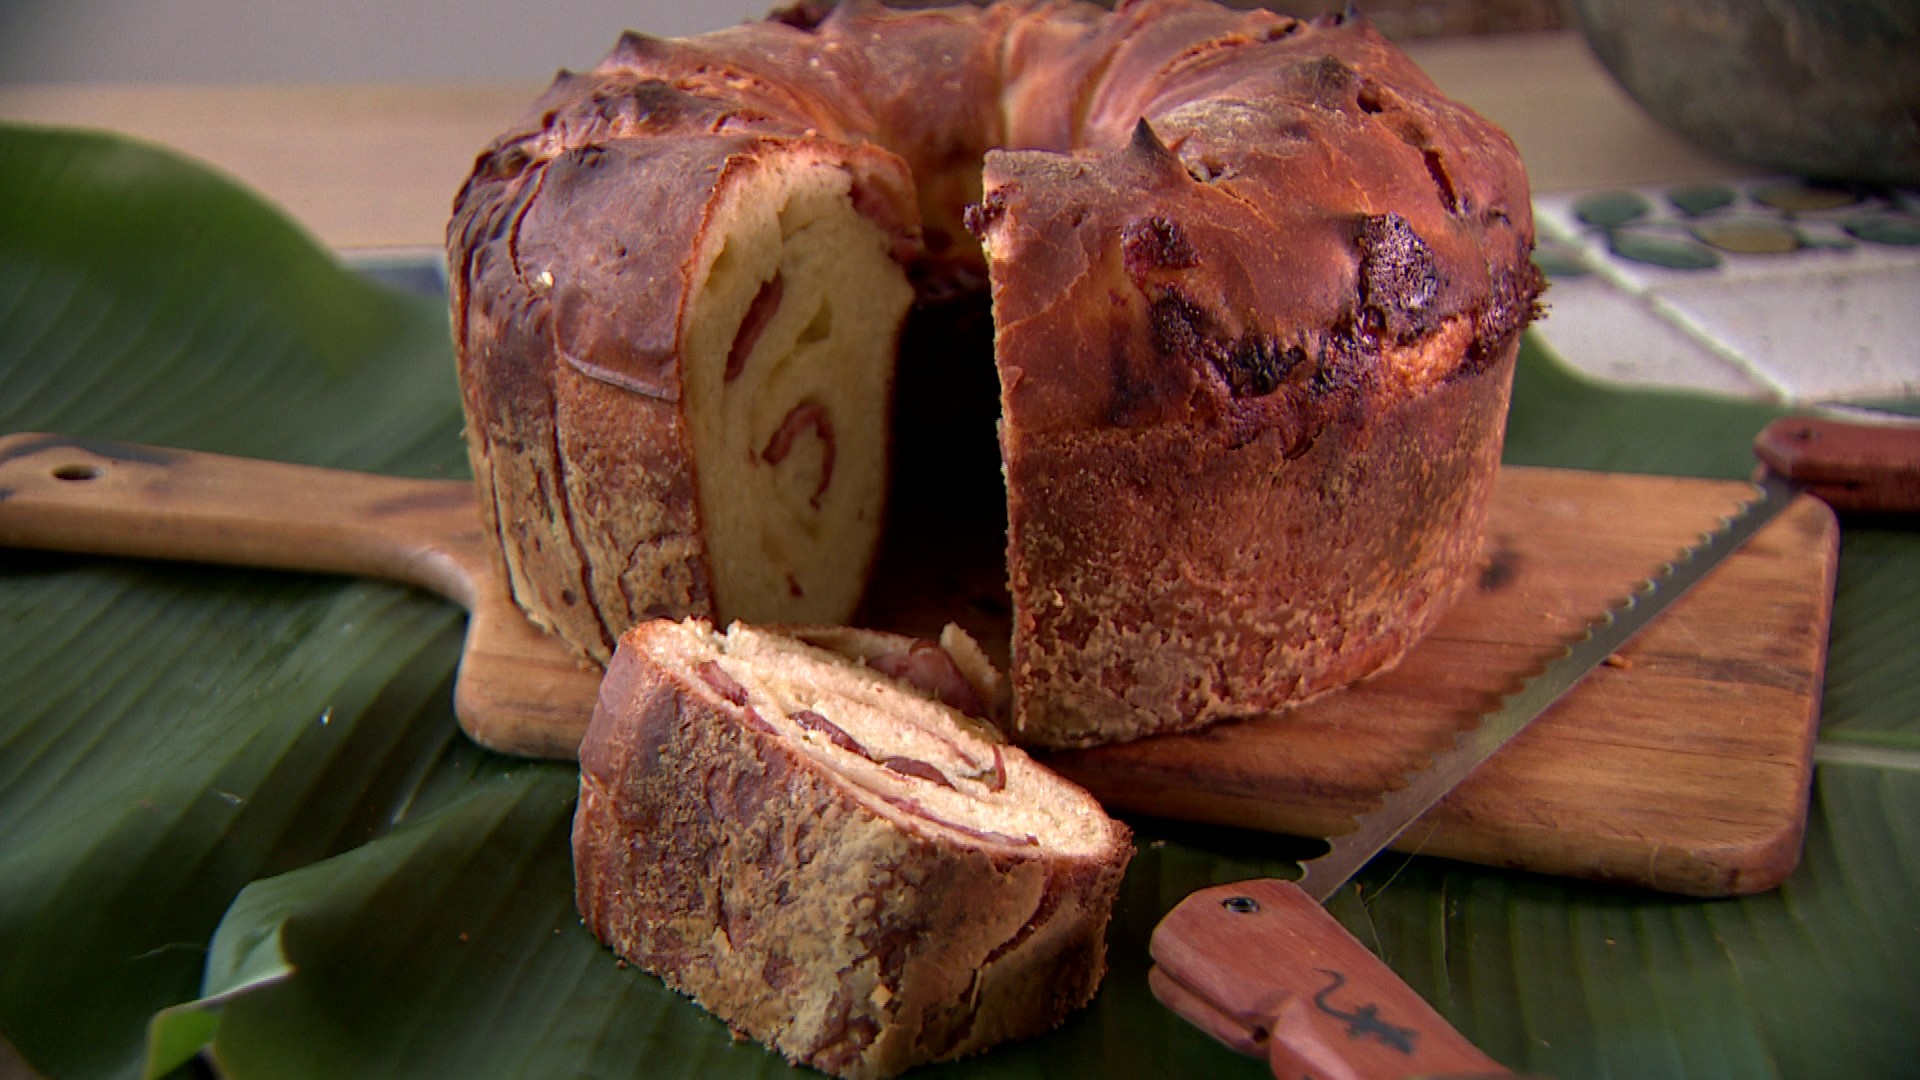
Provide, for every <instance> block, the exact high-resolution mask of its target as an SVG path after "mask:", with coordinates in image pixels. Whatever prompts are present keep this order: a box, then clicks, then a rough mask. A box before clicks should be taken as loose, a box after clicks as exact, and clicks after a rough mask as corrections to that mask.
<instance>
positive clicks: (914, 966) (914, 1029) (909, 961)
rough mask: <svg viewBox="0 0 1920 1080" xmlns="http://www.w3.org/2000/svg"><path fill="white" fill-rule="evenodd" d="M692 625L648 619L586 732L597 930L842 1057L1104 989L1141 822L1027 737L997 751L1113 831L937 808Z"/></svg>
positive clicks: (913, 1044) (583, 834) (994, 1024)
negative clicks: (721, 660)
mask: <svg viewBox="0 0 1920 1080" xmlns="http://www.w3.org/2000/svg"><path fill="white" fill-rule="evenodd" d="M695 632H696V633H707V634H710V633H711V631H710V629H706V628H704V627H697V628H696V630H695ZM685 635H686V631H685V629H684V628H683V627H682V626H681V625H680V624H673V623H666V622H652V623H645V624H642V625H641V626H639V627H637V628H635V629H634V630H633V631H632V632H630V633H629V634H628V635H627V636H626V637H625V638H624V639H623V641H622V643H621V647H620V649H619V651H618V652H617V653H616V655H615V657H614V661H613V663H612V665H611V666H610V668H609V669H608V673H607V679H606V681H605V683H604V684H603V687H602V690H601V698H600V706H599V709H598V710H597V712H596V714H595V717H594V721H593V725H592V727H591V729H590V730H589V732H588V734H587V737H586V741H585V742H584V744H583V745H582V749H581V787H580V803H579V808H578V811H577V813H576V816H575V819H574V862H575V877H576V883H577V884H576V888H577V901H578V904H579V908H580V911H581V913H582V916H583V917H584V919H585V921H586V924H587V926H588V927H589V928H590V929H591V930H592V931H593V932H594V933H595V934H596V935H597V936H598V937H599V938H600V939H601V940H602V941H604V942H606V943H607V944H608V945H610V946H611V947H612V948H613V949H614V950H615V951H617V952H618V953H620V954H621V955H622V956H624V957H626V958H628V959H629V960H631V961H633V962H634V963H636V964H638V965H640V966H641V967H644V968H646V969H647V970H649V971H652V972H655V973H657V974H659V975H660V976H661V977H662V978H664V979H665V980H666V981H667V983H668V984H669V985H671V986H673V987H674V988H675V989H677V990H679V991H681V992H683V993H686V994H688V995H690V996H692V997H693V998H694V999H695V1000H697V1001H698V1002H699V1003H700V1004H701V1005H702V1006H704V1007H706V1008H707V1009H708V1010H710V1011H712V1012H714V1013H715V1014H716V1015H718V1016H720V1017H721V1018H722V1019H724V1020H725V1021H726V1022H727V1023H728V1024H729V1025H730V1026H731V1027H733V1028H734V1029H735V1030H736V1031H738V1032H741V1033H743V1034H745V1035H747V1036H750V1037H752V1038H754V1039H757V1040H759V1041H761V1042H763V1043H765V1044H766V1045H768V1046H770V1047H772V1048H773V1049H775V1050H777V1051H778V1052H780V1053H781V1054H783V1055H785V1056H786V1057H787V1058H788V1059H789V1060H791V1061H794V1062H796V1063H803V1064H807V1065H811V1066H813V1067H815V1068H818V1069H820V1070H822V1071H825V1072H828V1073H833V1074H835V1075H839V1076H847V1077H880V1076H890V1075H893V1074H894V1073H897V1072H899V1071H901V1070H902V1069H904V1068H907V1067H909V1066H911V1065H914V1064H918V1063H921V1062H926V1061H934V1060H945V1059H950V1058H955V1057H960V1056H964V1055H967V1054H971V1053H975V1052H978V1051H980V1050H983V1049H985V1048H987V1047H989V1046H991V1045H993V1044H995V1043H998V1042H1001V1041H1004V1040H1007V1039H1012V1038H1019V1037H1024V1036H1028V1035H1033V1034H1037V1033H1039V1032H1042V1031H1046V1030H1048V1029H1050V1028H1052V1027H1054V1026H1056V1025H1057V1024H1058V1023H1059V1022H1060V1021H1061V1020H1062V1019H1063V1018H1064V1017H1065V1016H1066V1014H1067V1013H1068V1012H1070V1011H1072V1010H1073V1009H1075V1008H1078V1007H1079V1006H1081V1005H1083V1004H1085V1003H1086V1002H1087V1001H1088V1000H1089V999H1091V997H1092V996H1093V993H1094V991H1095V989H1096V988H1097V986H1098V984H1099V980H1100V977H1101V975H1102V974H1103V972H1104V970H1105V942H1104V935H1105V928H1106V924H1107V920H1108V918H1109V914H1110V911H1111V908H1112V904H1113V901H1114V897H1115V894H1116V892H1117V890H1118V887H1119V882H1120V879H1121V876H1122V874H1123V872H1124V868H1125V865H1126V862H1127V859H1128V856H1129V855H1130V854H1131V846H1130V843H1129V837H1128V833H1127V830H1126V828H1125V827H1124V826H1122V825H1120V824H1118V823H1115V822H1111V821H1108V820H1107V819H1106V818H1105V816H1104V815H1103V814H1098V810H1097V806H1093V804H1092V802H1091V799H1089V798H1087V797H1086V796H1085V793H1084V792H1079V791H1078V789H1077V788H1073V787H1072V785H1070V784H1067V783H1066V781H1063V780H1059V779H1058V778H1057V777H1051V774H1044V773H1042V772H1041V771H1040V770H1039V769H1038V767H1037V766H1028V765H1025V764H1022V765H1020V766H1018V767H1016V766H1014V764H1013V758H1012V757H1011V756H1012V755H1018V756H1019V758H1018V760H1019V761H1020V762H1022V763H1024V762H1025V757H1024V755H1021V754H1020V751H1018V750H1017V749H1014V748H1011V747H1006V748H1004V749H1002V750H999V751H996V754H1005V755H1009V758H1008V759H1007V761H1008V767H1009V769H1011V770H1012V771H1011V774H1010V775H1011V776H1012V777H1013V779H1012V780H1011V781H1009V783H1023V782H1024V783H1035V784H1042V783H1043V782H1042V781H1040V780H1038V779H1035V778H1036V777H1041V776H1044V777H1046V778H1047V780H1048V781H1050V782H1051V784H1054V785H1060V788H1059V791H1060V792H1066V793H1069V794H1066V795H1062V796H1060V797H1063V798H1068V799H1069V801H1070V803H1071V804H1072V805H1078V802H1077V800H1078V799H1085V800H1086V802H1087V804H1088V805H1089V806H1091V807H1092V812H1093V813H1094V814H1097V815H1098V819H1097V820H1099V821H1102V822H1105V823H1106V824H1105V825H1104V826H1100V828H1103V829H1104V839H1103V840H1102V841H1101V842H1099V843H1098V844H1097V845H1095V846H1094V847H1093V848H1092V849H1091V850H1087V851H1083V852H1080V853H1077V854H1075V853H1071V852H1069V851H1063V850H1055V849H1053V848H1051V847H1050V846H1048V845H1047V844H1046V843H1045V842H1044V841H1042V842H1037V843H1027V842H1025V840H1021V839H1016V838H1013V837H1007V836H998V835H996V834H983V835H980V836H972V835H968V834H966V833H965V832H962V831H956V830H954V829H952V828H948V827H944V826H942V825H940V824H938V823H937V822H935V823H932V824H930V823H929V819H928V818H926V817H923V816H921V815H920V814H919V813H916V812H915V811H914V810H913V809H912V808H910V807H907V806H904V805H903V802H905V801H910V800H905V801H903V800H899V799H895V800H891V801H890V800H888V799H886V798H884V797H876V796H875V794H874V792H872V791H870V790H867V789H864V788H861V787H860V786H858V785H856V784H854V783H852V782H850V781H849V780H848V779H847V778H846V774H845V773H842V772H837V771H835V770H834V769H833V768H830V767H828V766H827V765H825V764H823V759H822V756H821V751H820V749H819V747H818V746H817V745H816V746H813V747H811V748H810V747H809V744H808V741H807V740H806V739H805V738H804V737H796V735H795V733H794V731H793V730H792V729H789V728H785V727H784V726H783V725H782V726H780V731H778V732H777V731H776V730H775V728H776V725H774V724H771V723H769V722H767V721H766V719H765V718H763V717H760V716H759V714H758V712H756V710H757V709H766V708H768V707H769V706H768V705H767V704H766V703H765V702H764V701H763V700H761V699H758V698H756V699H755V702H754V703H753V704H743V703H744V702H746V701H747V698H746V692H745V690H744V689H743V688H741V687H739V686H737V685H734V684H733V683H732V680H731V679H730V678H727V677H725V676H717V677H714V678H711V679H709V678H706V677H704V676H699V675H696V674H694V672H695V671H697V668H689V666H688V663H687V660H686V656H685V652H686V648H687V646H686V641H687V638H686V636H685ZM846 666H847V667H848V668H849V669H850V670H853V671H859V672H864V669H862V668H859V667H858V666H857V665H856V664H854V663H852V662H851V661H848V662H846ZM859 677H860V678H864V679H869V680H876V681H884V680H883V679H882V677H880V676H878V675H872V674H862V675H860V676H859ZM842 737H843V738H844V733H843V734H842ZM996 745H997V744H996ZM997 760H1000V759H999V758H998V757H997V756H996V761H997ZM1028 769H1031V771H1027V770H1028ZM1022 777H1026V778H1027V779H1026V780H1024V781H1023V780H1022V779H1021V778H1022ZM918 782H919V781H917V780H912V779H907V780H902V781H901V784H902V785H903V786H905V787H908V788H910V787H912V786H913V785H914V784H917V783H918ZM1043 787H1044V788H1045V790H1047V791H1051V790H1053V789H1052V788H1051V786H1050V785H1044V784H1043ZM1047 797H1053V796H1047ZM1027 839H1032V838H1031V837H1029V838H1027Z"/></svg>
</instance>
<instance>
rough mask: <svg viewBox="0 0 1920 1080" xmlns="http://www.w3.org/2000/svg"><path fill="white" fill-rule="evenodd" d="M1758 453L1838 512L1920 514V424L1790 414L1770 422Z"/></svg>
mask: <svg viewBox="0 0 1920 1080" xmlns="http://www.w3.org/2000/svg"><path fill="white" fill-rule="evenodd" d="M1753 452H1754V454H1755V456H1757V457H1759V459H1760V460H1761V462H1762V463H1764V464H1765V465H1766V467H1767V468H1769V469H1771V470H1773V471H1774V472H1776V473H1779V474H1780V475H1781V476H1784V477H1786V478H1787V479H1789V480H1792V481H1793V482H1795V483H1796V484H1799V485H1800V486H1801V487H1803V488H1805V489H1806V490H1807V492H1808V493H1810V494H1813V495H1817V496H1819V497H1820V498H1821V499H1822V500H1824V501H1825V502H1826V503H1827V505H1829V506H1831V507H1833V508H1834V509H1835V510H1879V511H1902V512H1909V513H1911V512H1913V511H1920V424H1855V423H1849V422H1847V421H1844V420H1823V419H1815V418H1813V417H1808V416H1789V417H1785V418H1783V419H1780V420H1775V421H1774V422H1773V423H1771V424H1768V425H1767V427H1766V429H1765V430H1763V431H1761V432H1760V434H1759V436H1758V437H1757V438H1755V439H1754V441H1753Z"/></svg>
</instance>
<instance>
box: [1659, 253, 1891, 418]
mask: <svg viewBox="0 0 1920 1080" xmlns="http://www.w3.org/2000/svg"><path fill="white" fill-rule="evenodd" d="M1657 294H1658V296H1659V297H1660V298H1661V299H1663V300H1664V301H1666V302H1667V303H1668V304H1670V305H1671V306H1672V308H1673V309H1674V310H1675V311H1676V312H1678V313H1680V314H1681V315H1682V316H1683V317H1684V318H1685V319H1686V320H1688V321H1689V322H1690V323H1691V326H1692V328H1693V329H1694V330H1695V331H1697V332H1698V333H1701V334H1705V335H1707V336H1709V337H1711V338H1712V339H1713V340H1714V341H1717V342H1721V343H1723V344H1724V345H1726V346H1727V347H1728V348H1730V349H1732V350H1734V351H1736V352H1738V353H1739V354H1740V355H1742V356H1744V357H1746V358H1747V359H1748V360H1749V361H1750V362H1751V363H1752V364H1753V365H1754V367H1755V369H1756V370H1757V371H1759V372H1760V373H1762V374H1763V375H1764V376H1766V377H1767V378H1769V379H1771V380H1773V381H1775V382H1777V383H1779V384H1780V385H1781V386H1783V387H1785V388H1786V389H1787V390H1788V392H1789V395H1790V396H1791V397H1792V398H1793V399H1794V400H1797V401H1836V400H1859V399H1862V398H1886V397H1914V396H1920V275H1916V274H1915V273H1914V272H1913V271H1911V270H1908V269H1905V268H1899V267H1884V266H1882V267H1872V266H1867V267H1861V268H1859V269H1856V270H1851V271H1849V272H1842V273H1831V272H1830V273H1819V274H1807V275H1800V276H1793V277H1776V276H1771V275H1769V276H1762V277H1752V278H1747V279H1744V280H1739V279H1735V280H1726V279H1719V280H1713V281H1706V280H1702V281H1698V282H1674V283H1671V284H1667V285H1663V286H1662V287H1661V288H1660V289H1659V290H1657Z"/></svg>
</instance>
